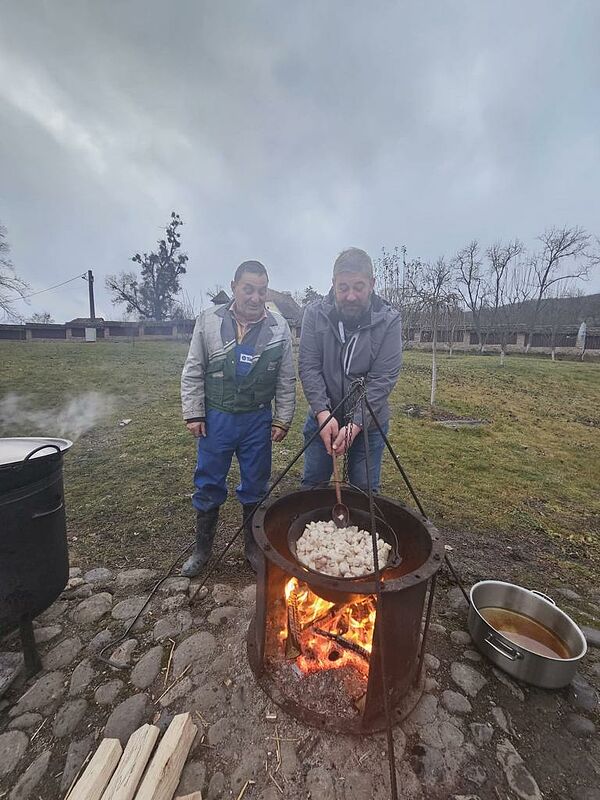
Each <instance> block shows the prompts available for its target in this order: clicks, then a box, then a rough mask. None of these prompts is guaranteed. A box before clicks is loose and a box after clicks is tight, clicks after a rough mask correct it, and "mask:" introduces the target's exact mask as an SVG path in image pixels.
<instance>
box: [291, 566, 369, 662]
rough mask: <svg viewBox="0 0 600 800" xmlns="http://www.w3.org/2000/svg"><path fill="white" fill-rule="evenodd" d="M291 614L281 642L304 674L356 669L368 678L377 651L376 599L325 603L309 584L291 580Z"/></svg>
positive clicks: (326, 601) (295, 579) (367, 598)
mask: <svg viewBox="0 0 600 800" xmlns="http://www.w3.org/2000/svg"><path fill="white" fill-rule="evenodd" d="M285 599H286V603H287V614H286V618H285V626H284V628H283V629H282V630H281V632H280V634H279V638H280V640H281V641H282V642H284V643H285V655H286V658H287V659H290V660H294V662H295V665H296V667H297V669H298V670H300V672H302V673H303V674H304V675H308V674H309V673H312V672H317V671H319V670H330V669H340V668H341V667H348V666H353V667H354V668H355V669H358V670H359V672H361V673H363V674H364V675H365V677H367V675H368V671H369V659H370V656H371V651H372V648H373V631H374V630H375V617H376V613H377V611H376V598H375V595H365V596H364V597H361V598H360V599H358V600H356V601H355V602H352V603H347V604H338V603H332V602H329V601H328V600H323V598H321V597H319V596H318V595H317V594H315V593H314V592H312V591H311V590H310V589H309V587H308V586H307V584H305V583H300V581H298V579H297V578H290V580H289V581H288V582H287V583H286V585H285Z"/></svg>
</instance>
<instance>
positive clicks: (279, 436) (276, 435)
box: [271, 425, 287, 442]
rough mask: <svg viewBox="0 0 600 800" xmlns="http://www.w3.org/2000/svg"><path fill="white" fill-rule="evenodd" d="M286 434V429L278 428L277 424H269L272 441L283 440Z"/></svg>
mask: <svg viewBox="0 0 600 800" xmlns="http://www.w3.org/2000/svg"><path fill="white" fill-rule="evenodd" d="M286 436H287V431H286V430H285V429H284V428H280V427H279V426H278V425H271V441H272V442H283V440H284V439H285V437H286Z"/></svg>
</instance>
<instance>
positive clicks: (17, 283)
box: [0, 224, 30, 319]
mask: <svg viewBox="0 0 600 800" xmlns="http://www.w3.org/2000/svg"><path fill="white" fill-rule="evenodd" d="M29 288H30V287H29V284H28V283H26V282H25V281H24V280H22V279H21V278H19V277H18V275H17V274H16V273H15V269H14V267H13V265H12V261H11V260H10V245H9V243H8V240H7V238H6V228H5V227H4V225H2V224H0V310H1V311H3V312H4V314H5V315H6V317H8V319H18V318H19V317H20V315H18V314H16V313H15V311H14V309H13V303H14V301H15V300H17V299H19V298H23V297H25V295H26V294H27V292H28V291H29Z"/></svg>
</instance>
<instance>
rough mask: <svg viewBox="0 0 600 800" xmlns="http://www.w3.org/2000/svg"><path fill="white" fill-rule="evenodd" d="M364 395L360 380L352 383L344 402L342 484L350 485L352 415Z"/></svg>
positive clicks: (362, 381)
mask: <svg viewBox="0 0 600 800" xmlns="http://www.w3.org/2000/svg"><path fill="white" fill-rule="evenodd" d="M363 394H364V380H362V379H360V380H357V381H354V382H353V384H352V386H351V387H350V390H349V392H348V396H347V399H346V402H345V403H344V427H345V433H344V456H343V459H344V461H343V469H342V481H343V482H344V483H350V480H349V454H350V446H351V444H352V434H353V432H354V426H355V424H356V423H355V422H354V415H355V413H356V409H357V408H358V407H359V405H360V403H361V400H362V397H363Z"/></svg>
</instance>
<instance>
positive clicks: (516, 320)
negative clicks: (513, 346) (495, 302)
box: [496, 258, 533, 366]
mask: <svg viewBox="0 0 600 800" xmlns="http://www.w3.org/2000/svg"><path fill="white" fill-rule="evenodd" d="M532 291H533V279H532V270H531V264H530V263H528V262H527V261H521V260H520V259H518V258H517V259H515V260H511V261H510V262H509V264H508V268H507V272H506V276H505V280H504V281H503V283H502V285H501V292H500V304H499V306H498V310H497V313H496V317H497V320H498V328H499V332H500V364H501V366H504V361H505V357H506V351H507V345H508V340H509V337H511V336H512V335H514V334H516V333H517V331H518V330H519V328H520V327H522V326H523V322H524V320H525V319H526V317H527V309H528V308H529V306H530V305H531V292H532Z"/></svg>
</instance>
